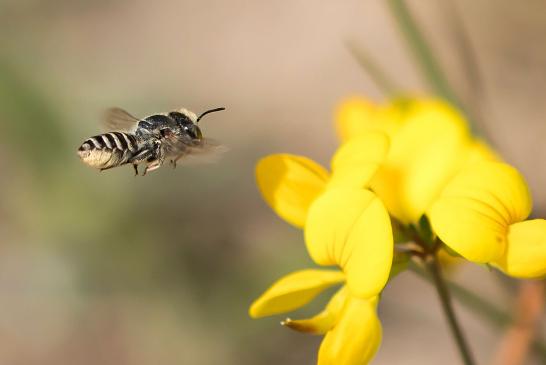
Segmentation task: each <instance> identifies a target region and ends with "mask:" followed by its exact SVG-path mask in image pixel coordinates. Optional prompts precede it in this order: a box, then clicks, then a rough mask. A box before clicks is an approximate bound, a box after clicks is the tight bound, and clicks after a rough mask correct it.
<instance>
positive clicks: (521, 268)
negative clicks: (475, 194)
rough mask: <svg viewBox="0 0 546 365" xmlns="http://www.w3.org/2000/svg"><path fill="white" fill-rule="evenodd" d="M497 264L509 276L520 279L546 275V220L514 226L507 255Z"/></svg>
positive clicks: (509, 234) (535, 220) (531, 221)
mask: <svg viewBox="0 0 546 365" xmlns="http://www.w3.org/2000/svg"><path fill="white" fill-rule="evenodd" d="M495 264H496V266H498V267H499V268H500V269H501V270H502V271H504V272H505V273H507V274H508V275H510V276H515V277H519V278H538V277H541V276H544V275H546V220H544V219H534V220H529V221H525V222H520V223H515V224H512V225H511V226H510V230H509V232H508V245H507V248H506V254H505V256H504V257H503V258H502V259H501V260H499V261H497V262H495Z"/></svg>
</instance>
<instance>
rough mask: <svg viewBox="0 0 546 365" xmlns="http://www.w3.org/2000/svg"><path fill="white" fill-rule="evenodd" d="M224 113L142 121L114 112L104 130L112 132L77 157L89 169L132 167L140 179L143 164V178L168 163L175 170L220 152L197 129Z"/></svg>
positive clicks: (89, 144)
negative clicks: (207, 118)
mask: <svg viewBox="0 0 546 365" xmlns="http://www.w3.org/2000/svg"><path fill="white" fill-rule="evenodd" d="M221 110H225V108H215V109H210V110H207V111H205V112H204V113H202V114H201V115H200V116H199V117H197V115H196V114H195V113H193V112H191V111H189V110H187V109H180V110H175V111H172V112H169V113H161V114H154V115H150V116H148V117H146V118H144V119H142V120H139V119H137V118H135V117H133V116H132V115H131V114H129V113H128V112H126V111H125V110H123V109H121V108H112V109H109V110H108V112H107V113H106V118H105V120H104V127H105V128H106V129H107V130H110V131H111V132H108V133H104V134H100V135H97V136H93V137H90V138H88V139H86V140H85V141H84V142H83V143H82V145H81V146H80V147H79V148H78V155H79V156H80V158H81V160H82V161H83V162H84V163H85V164H86V165H88V166H91V167H94V168H97V169H99V170H101V171H102V170H107V169H111V168H113V167H118V166H121V165H125V164H131V165H133V168H134V170H135V175H138V173H139V172H138V166H139V165H141V164H143V165H145V168H144V172H143V174H142V175H146V173H147V172H148V171H153V170H155V169H158V168H159V167H161V166H162V165H163V163H164V162H165V160H167V159H169V160H170V162H171V164H172V166H173V167H176V164H177V161H179V160H180V159H181V158H183V157H186V156H192V155H195V156H198V155H211V153H212V152H219V151H221V146H220V145H219V144H217V143H216V142H214V141H212V140H210V139H208V138H204V137H203V134H202V132H201V129H200V128H199V126H198V123H199V121H200V120H201V118H203V117H204V116H205V115H207V114H209V113H213V112H217V111H221Z"/></svg>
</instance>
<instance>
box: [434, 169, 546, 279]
mask: <svg viewBox="0 0 546 365" xmlns="http://www.w3.org/2000/svg"><path fill="white" fill-rule="evenodd" d="M530 212H531V196H530V194H529V189H528V187H527V184H526V183H525V180H524V179H523V177H522V176H521V174H520V173H519V172H518V171H517V170H516V169H515V168H513V167H511V166H509V165H507V164H504V163H498V162H482V163H477V164H475V165H472V166H470V167H467V168H465V169H463V170H461V171H460V172H459V173H458V174H457V176H456V177H455V178H453V179H452V181H450V183H449V184H448V185H447V186H446V187H445V189H444V190H443V191H442V193H441V195H440V196H439V198H438V199H437V200H436V201H435V202H434V203H433V204H432V206H431V207H430V209H429V211H428V217H429V219H430V222H431V225H432V228H433V230H434V231H435V232H436V234H437V235H438V237H439V238H440V239H441V240H442V241H443V242H444V243H445V244H446V245H448V246H449V247H450V248H451V249H453V250H454V251H456V252H457V253H458V254H460V255H461V256H463V257H464V258H466V259H467V260H470V261H473V262H477V263H488V264H491V265H493V266H496V267H498V268H499V269H501V270H502V271H504V272H505V273H507V274H508V275H511V276H515V277H521V278H533V277H539V276H543V275H545V274H546V221H545V220H543V219H535V220H525V219H526V218H527V217H528V215H529V214H530Z"/></svg>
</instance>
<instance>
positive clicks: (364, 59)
mask: <svg viewBox="0 0 546 365" xmlns="http://www.w3.org/2000/svg"><path fill="white" fill-rule="evenodd" d="M347 49H348V50H349V52H351V55H352V56H353V57H354V59H355V60H356V61H357V62H358V64H359V65H360V66H361V67H362V69H363V70H364V71H366V73H367V74H368V75H369V76H370V78H371V79H372V81H373V82H374V84H375V85H376V86H377V88H378V89H379V90H380V91H381V92H382V93H383V94H385V96H388V97H395V96H396V95H397V94H399V92H400V87H398V85H396V83H395V82H394V81H392V79H391V78H390V77H389V76H388V75H387V73H386V72H385V70H383V69H382V68H381V67H380V66H379V64H378V63H376V62H375V61H374V59H373V58H372V57H371V55H370V54H369V53H368V52H367V51H366V50H365V49H364V48H363V47H359V46H357V45H356V44H355V43H353V42H349V43H347Z"/></svg>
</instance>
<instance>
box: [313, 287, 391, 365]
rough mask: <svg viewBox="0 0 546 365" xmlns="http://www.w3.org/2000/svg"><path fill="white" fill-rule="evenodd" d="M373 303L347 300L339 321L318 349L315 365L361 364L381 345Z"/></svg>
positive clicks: (379, 326) (361, 300) (367, 360)
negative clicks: (316, 364) (316, 363)
mask: <svg viewBox="0 0 546 365" xmlns="http://www.w3.org/2000/svg"><path fill="white" fill-rule="evenodd" d="M376 303H377V297H376V298H374V300H366V299H359V298H354V297H352V298H350V299H349V300H348V301H347V304H346V305H345V308H344V309H343V312H342V314H341V318H340V320H339V322H338V323H337V324H336V325H335V326H334V328H333V329H332V330H331V331H330V332H328V333H327V334H326V336H325V337H324V340H323V341H322V344H321V346H320V350H319V355H318V365H364V364H368V362H369V361H370V360H371V359H372V357H373V356H374V355H375V353H376V351H377V349H378V348H379V344H380V343H381V332H382V330H381V323H380V322H379V319H378V318H377V315H376V312H375V311H376V309H375V308H376Z"/></svg>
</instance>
